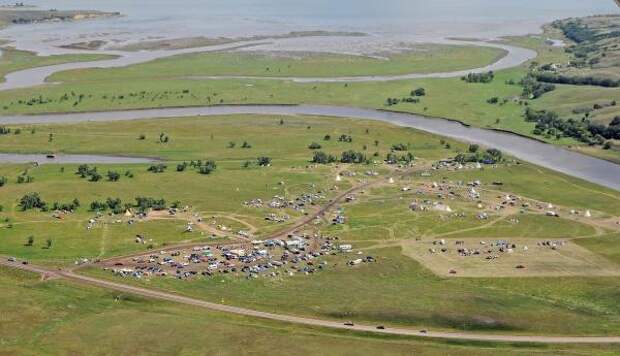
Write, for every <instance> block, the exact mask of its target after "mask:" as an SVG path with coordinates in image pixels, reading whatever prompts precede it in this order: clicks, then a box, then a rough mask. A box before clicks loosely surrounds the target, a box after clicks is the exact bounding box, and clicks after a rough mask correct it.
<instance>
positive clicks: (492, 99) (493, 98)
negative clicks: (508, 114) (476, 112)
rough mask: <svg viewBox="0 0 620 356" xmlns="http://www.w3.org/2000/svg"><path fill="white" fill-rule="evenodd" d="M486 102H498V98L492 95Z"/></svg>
mask: <svg viewBox="0 0 620 356" xmlns="http://www.w3.org/2000/svg"><path fill="white" fill-rule="evenodd" d="M487 103H489V104H497V103H499V98H498V97H496V96H494V97H492V98H489V99H487Z"/></svg>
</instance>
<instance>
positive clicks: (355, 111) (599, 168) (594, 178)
mask: <svg viewBox="0 0 620 356" xmlns="http://www.w3.org/2000/svg"><path fill="white" fill-rule="evenodd" d="M231 114H266V115H321V116H330V117H334V118H360V119H370V120H378V121H384V122H388V123H391V124H395V125H399V126H403V127H411V128H416V129H420V130H423V131H427V132H431V133H434V134H438V135H441V136H446V137H451V138H454V139H457V140H461V141H465V142H471V143H477V144H481V145H484V146H487V147H495V148H498V149H500V150H502V151H503V152H505V153H508V154H511V155H513V156H515V157H517V158H519V159H522V160H524V161H528V162H531V163H534V164H537V165H540V166H543V167H545V168H549V169H552V170H555V171H559V172H562V173H565V174H568V175H571V176H574V177H578V178H581V179H584V180H587V181H590V182H593V183H598V184H600V185H603V186H605V187H608V188H612V189H615V190H619V191H620V165H617V164H615V163H612V162H609V161H605V160H601V159H598V158H594V157H590V156H587V155H583V154H581V153H577V152H573V151H568V150H566V149H564V148H561V147H558V146H554V145H551V144H546V143H542V142H538V141H535V140H532V139H530V138H526V137H521V136H517V135H514V134H510V133H504V132H499V131H493V130H487V129H481V128H475V127H465V126H463V125H461V124H460V123H458V122H453V121H448V120H442V119H433V118H426V117H422V116H418V115H413V114H406V113H394V112H387V111H381V110H374V109H362V108H352V107H342V106H322V105H291V106H282V105H247V106H208V107H187V108H162V109H143V110H127V111H108V112H95V113H68V114H46V115H27V116H3V117H0V124H19V123H22V124H54V123H76V122H88V121H119V120H136V119H150V118H177V117H188V116H214V115H231Z"/></svg>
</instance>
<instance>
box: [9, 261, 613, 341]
mask: <svg viewBox="0 0 620 356" xmlns="http://www.w3.org/2000/svg"><path fill="white" fill-rule="evenodd" d="M0 265H3V266H6V267H11V268H18V269H22V270H26V271H30V272H34V273H41V274H44V275H47V276H48V277H60V278H64V279H66V280H69V281H73V282H77V283H83V284H87V285H90V286H96V287H100V288H105V289H111V290H115V291H118V292H123V293H130V294H135V295H139V296H142V297H145V298H152V299H159V300H165V301H169V302H175V303H182V304H187V305H192V306H196V307H200V308H205V309H209V310H214V311H219V312H223V313H231V314H239V315H245V316H250V317H256V318H263V319H270V320H276V321H282V322H287V323H294V324H301V325H310V326H319V327H326V328H332V329H346V330H354V331H362V332H372V333H379V334H387V335H404V336H418V337H427V338H437V339H456V340H472V341H497V342H536V343H545V344H612V343H613V344H617V343H620V336H537V335H501V334H480V333H460V332H440V331H428V332H422V331H420V330H413V329H405V328H391V327H389V328H388V327H386V328H385V329H382V330H381V329H377V328H376V326H373V325H364V324H356V325H353V326H347V325H344V324H343V323H340V322H336V321H331V320H322V319H314V318H304V317H298V316H292V315H285V314H274V313H267V312H261V311H258V310H253V309H247V308H240V307H234V306H230V305H224V304H217V303H211V302H207V301H204V300H200V299H195V298H190V297H185V296H181V295H177V294H172V293H167V292H163V291H157V290H151V289H146V288H141V287H134V286H130V285H126V284H122V283H116V282H111V281H107V280H103V279H98V278H93V277H88V276H82V275H78V274H75V273H73V272H70V271H61V270H58V271H54V270H50V269H46V268H43V267H39V266H34V265H31V264H28V265H23V264H21V263H19V262H8V261H7V260H6V258H2V260H0Z"/></svg>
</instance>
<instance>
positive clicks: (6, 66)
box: [0, 47, 114, 81]
mask: <svg viewBox="0 0 620 356" xmlns="http://www.w3.org/2000/svg"><path fill="white" fill-rule="evenodd" d="M111 58H114V56H110V55H104V54H61V55H52V56H39V55H36V54H35V53H32V52H28V51H21V50H16V49H14V48H11V47H5V48H3V49H2V56H0V77H1V78H2V81H4V76H5V75H6V74H8V73H11V72H16V71H19V70H23V69H28V68H35V67H44V66H50V65H54V64H62V63H71V62H88V61H96V60H102V59H111Z"/></svg>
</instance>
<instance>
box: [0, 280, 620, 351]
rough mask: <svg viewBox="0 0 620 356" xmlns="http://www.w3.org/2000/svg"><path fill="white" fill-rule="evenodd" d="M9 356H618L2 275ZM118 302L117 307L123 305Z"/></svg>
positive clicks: (2, 331)
mask: <svg viewBox="0 0 620 356" xmlns="http://www.w3.org/2000/svg"><path fill="white" fill-rule="evenodd" d="M0 288H2V290H3V293H2V295H1V296H0V301H1V303H2V305H3V308H2V315H3V318H2V320H3V322H2V324H1V325H0V335H1V336H0V342H1V344H2V350H3V352H4V353H7V354H20V355H52V354H84V353H88V354H90V355H109V354H128V353H134V354H165V353H175V354H180V355H203V354H205V353H216V354H218V355H238V354H240V353H248V352H251V353H256V354H267V353H268V354H272V355H289V354H290V352H291V350H294V351H295V353H296V354H299V355H315V354H317V353H320V354H322V355H355V354H358V353H359V352H360V350H363V351H364V352H371V353H374V354H380V353H387V354H393V355H409V354H411V352H415V353H416V354H420V355H446V354H459V355H484V354H489V355H492V354H496V353H497V352H498V350H499V351H501V352H502V353H503V354H507V355H522V354H524V353H526V354H527V353H537V354H554V355H557V354H567V355H568V354H574V353H575V352H577V353H579V352H587V353H589V354H600V355H611V354H613V353H614V352H617V348H615V347H613V346H551V345H550V346H545V345H510V344H494V343H475V342H473V343H463V342H441V341H425V340H420V339H415V338H406V337H389V338H388V337H382V336H376V335H370V334H364V333H354V332H347V331H333V330H327V329H322V328H313V327H300V326H293V325H290V324H284V323H276V322H270V321H266V320H260V319H253V318H246V317H241V316H236V315H226V314H222V313H217V312H210V311H206V310H204V309H198V308H194V307H188V306H182V305H177V304H172V303H166V302H158V301H152V300H147V299H143V298H139V297H134V296H130V295H123V294H118V293H115V292H108V291H104V290H101V289H97V288H93V287H85V286H81V285H77V284H72V283H69V282H62V281H47V282H41V281H40V280H39V278H38V277H36V276H34V275H31V274H27V273H25V272H18V271H15V270H10V269H6V268H0ZM117 297H118V300H117Z"/></svg>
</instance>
